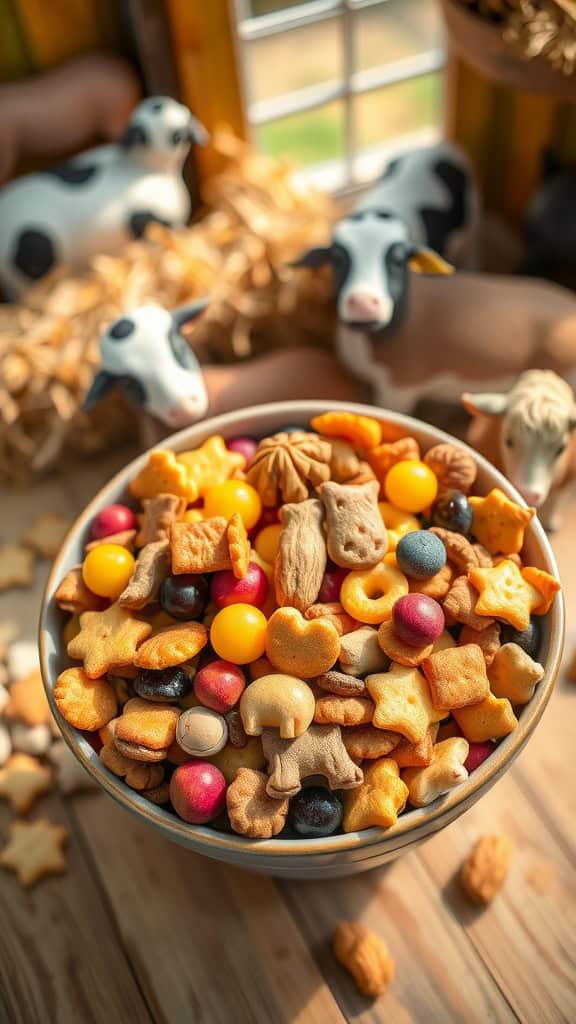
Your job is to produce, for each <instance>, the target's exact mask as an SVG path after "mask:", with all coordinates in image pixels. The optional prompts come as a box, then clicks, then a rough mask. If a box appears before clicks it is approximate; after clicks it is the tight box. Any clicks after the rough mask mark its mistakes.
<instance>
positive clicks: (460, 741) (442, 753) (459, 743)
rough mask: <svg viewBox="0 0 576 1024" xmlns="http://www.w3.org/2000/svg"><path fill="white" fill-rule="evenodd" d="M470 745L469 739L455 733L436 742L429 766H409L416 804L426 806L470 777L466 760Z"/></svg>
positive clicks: (412, 800) (411, 795) (410, 791)
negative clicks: (465, 765)
mask: <svg viewBox="0 0 576 1024" xmlns="http://www.w3.org/2000/svg"><path fill="white" fill-rule="evenodd" d="M469 749H470V748H469V746H468V742H467V740H465V739H464V738H463V737H462V736H453V737H452V738H450V739H447V740H442V741H441V742H440V743H437V744H436V745H435V747H434V751H433V754H432V761H431V762H430V764H429V765H427V766H426V767H425V768H406V769H405V771H403V772H402V779H403V781H404V782H405V783H406V785H407V786H408V794H409V796H408V799H409V801H410V803H411V804H412V806H413V807H426V806H427V805H428V804H431V803H432V801H433V800H436V798H437V797H439V796H443V794H444V793H448V792H449V790H451V789H454V787H455V786H459V785H460V783H461V782H464V779H467V778H468V772H467V771H466V768H465V767H464V762H465V760H466V758H467V757H468V752H469Z"/></svg>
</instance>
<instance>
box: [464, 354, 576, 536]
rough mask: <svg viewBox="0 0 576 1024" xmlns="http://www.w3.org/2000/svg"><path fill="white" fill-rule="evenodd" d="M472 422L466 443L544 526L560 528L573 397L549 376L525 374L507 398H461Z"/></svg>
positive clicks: (574, 417)
mask: <svg viewBox="0 0 576 1024" xmlns="http://www.w3.org/2000/svg"><path fill="white" fill-rule="evenodd" d="M462 402H463V404H464V406H465V408H466V409H467V410H468V412H470V413H471V414H472V415H473V416H474V419H473V421H472V423H471V425H470V428H469V433H468V438H467V440H468V443H469V444H471V445H472V446H473V447H474V448H475V449H476V450H477V451H479V452H481V453H482V454H483V455H485V456H486V457H487V458H488V459H490V461H491V462H493V463H494V464H495V465H496V466H498V467H499V468H500V469H502V471H503V472H504V473H505V475H506V476H507V477H508V479H509V480H510V482H511V483H512V484H514V486H515V487H516V488H517V489H518V490H519V491H520V494H521V495H522V497H523V498H524V499H525V501H526V502H527V503H528V504H529V505H533V506H535V507H536V508H537V509H539V516H540V519H541V522H542V525H543V526H544V527H545V528H546V529H547V530H555V529H558V527H559V526H560V525H561V516H560V512H559V500H560V498H561V495H562V492H563V489H564V487H565V485H566V483H567V481H568V479H569V477H570V475H571V472H572V431H573V430H574V427H575V426H576V405H575V403H574V393H573V391H572V388H571V387H570V385H569V384H567V383H566V381H565V380H562V378H561V377H559V376H558V374H556V373H553V372H552V371H551V370H527V371H526V372H525V373H522V374H520V376H519V378H518V380H517V381H516V383H515V385H514V387H513V388H512V389H511V390H510V391H508V392H507V393H503V394H501V393H498V392H483V393H479V394H469V393H464V394H463V395H462Z"/></svg>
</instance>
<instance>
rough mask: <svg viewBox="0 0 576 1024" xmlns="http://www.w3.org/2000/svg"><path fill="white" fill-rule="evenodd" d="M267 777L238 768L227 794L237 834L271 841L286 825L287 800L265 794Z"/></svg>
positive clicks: (262, 773)
mask: <svg viewBox="0 0 576 1024" xmlns="http://www.w3.org/2000/svg"><path fill="white" fill-rule="evenodd" d="M267 782H268V776H267V775H265V773H264V772H257V771H254V770H253V769H252V768H239V769H238V771H237V773H236V778H235V779H234V781H233V783H232V785H230V786H229V787H228V789H227V791H226V807H227V810H228V817H229V818H230V824H231V826H232V828H233V830H234V832H238V833H239V835H242V836H249V837H250V839H271V838H272V836H276V835H278V833H279V832H281V831H282V829H283V828H284V825H285V823H286V816H287V814H288V798H287V797H285V798H284V799H278V798H273V797H271V796H269V795H268V793H267V792H266V785H267Z"/></svg>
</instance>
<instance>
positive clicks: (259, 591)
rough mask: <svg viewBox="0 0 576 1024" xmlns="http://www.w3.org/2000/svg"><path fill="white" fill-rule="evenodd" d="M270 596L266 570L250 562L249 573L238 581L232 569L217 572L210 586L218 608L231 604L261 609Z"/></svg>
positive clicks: (212, 597) (211, 595)
mask: <svg viewBox="0 0 576 1024" xmlns="http://www.w3.org/2000/svg"><path fill="white" fill-rule="evenodd" d="M267 595H268V580H267V578H266V573H265V572H264V570H263V569H262V568H261V567H260V566H259V565H257V564H256V562H250V564H249V566H248V572H247V573H246V575H245V576H243V577H242V579H240V580H238V579H236V577H235V575H234V573H233V572H232V570H231V569H225V570H224V571H222V572H215V573H214V574H213V576H212V581H211V584H210V597H211V599H212V601H213V603H214V604H215V605H216V607H217V608H226V607H227V606H228V605H230V604H251V605H254V607H255V608H261V607H262V605H263V604H264V602H265V600H266V597H267Z"/></svg>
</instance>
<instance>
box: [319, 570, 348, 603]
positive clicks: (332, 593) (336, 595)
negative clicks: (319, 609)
mask: <svg viewBox="0 0 576 1024" xmlns="http://www.w3.org/2000/svg"><path fill="white" fill-rule="evenodd" d="M347 575H348V569H339V568H338V566H337V565H332V566H329V567H328V568H327V569H326V571H325V573H324V577H323V579H322V583H321V586H320V590H319V591H318V598H317V602H318V604H332V603H333V602H334V601H339V600H340V587H341V586H342V584H343V582H344V580H345V579H346V577H347Z"/></svg>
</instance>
